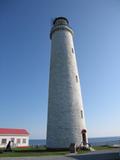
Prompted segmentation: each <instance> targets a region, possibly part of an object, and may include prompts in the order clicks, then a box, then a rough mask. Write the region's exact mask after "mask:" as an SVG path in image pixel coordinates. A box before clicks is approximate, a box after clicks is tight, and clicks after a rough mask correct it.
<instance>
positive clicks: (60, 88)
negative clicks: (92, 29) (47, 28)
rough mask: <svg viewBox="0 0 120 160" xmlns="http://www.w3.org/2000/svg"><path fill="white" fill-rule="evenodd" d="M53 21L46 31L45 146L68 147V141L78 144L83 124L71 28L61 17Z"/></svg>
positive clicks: (80, 140)
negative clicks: (48, 48) (48, 49)
mask: <svg viewBox="0 0 120 160" xmlns="http://www.w3.org/2000/svg"><path fill="white" fill-rule="evenodd" d="M57 21H58V20H57ZM57 21H56V24H57V25H54V26H53V28H52V30H51V33H50V37H51V64H50V78H49V99H48V125H47V147H48V148H68V147H69V145H70V144H71V143H76V144H77V145H80V144H81V142H82V135H81V131H82V130H83V129H86V125H85V116H84V109H83V102H82V96H81V89H80V79H79V73H78V69H77V62H76V56H75V49H74V44H73V31H72V29H71V28H70V27H69V26H68V25H67V24H66V23H65V20H63V22H62V19H61V20H60V19H59V22H57ZM72 50H73V51H72ZM76 76H77V77H76ZM76 78H77V79H76ZM81 111H83V118H82V117H81Z"/></svg>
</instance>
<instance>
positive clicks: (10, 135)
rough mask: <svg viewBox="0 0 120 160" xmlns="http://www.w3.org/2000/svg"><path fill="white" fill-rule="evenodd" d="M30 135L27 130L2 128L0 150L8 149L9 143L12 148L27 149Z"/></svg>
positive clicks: (0, 129) (0, 130) (0, 131)
mask: <svg viewBox="0 0 120 160" xmlns="http://www.w3.org/2000/svg"><path fill="white" fill-rule="evenodd" d="M29 135H30V134H29V132H28V131H27V130H25V129H10V128H0V148H3V147H6V146H7V144H8V143H9V141H11V146H12V147H27V146H29Z"/></svg>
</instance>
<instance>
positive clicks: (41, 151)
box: [0, 146, 112, 157]
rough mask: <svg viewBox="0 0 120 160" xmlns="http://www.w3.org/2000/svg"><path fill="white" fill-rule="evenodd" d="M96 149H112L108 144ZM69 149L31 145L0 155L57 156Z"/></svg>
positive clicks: (81, 152)
mask: <svg viewBox="0 0 120 160" xmlns="http://www.w3.org/2000/svg"><path fill="white" fill-rule="evenodd" d="M93 148H94V149H95V150H106V149H112V148H111V147H108V146H97V147H93ZM86 152H89V151H83V150H81V151H79V152H78V154H83V153H86ZM68 153H69V151H48V150H47V149H46V147H38V148H34V147H30V148H15V149H14V150H13V151H12V152H3V153H0V157H38V156H55V155H66V154H68Z"/></svg>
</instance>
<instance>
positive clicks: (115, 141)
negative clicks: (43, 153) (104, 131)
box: [29, 137, 120, 146]
mask: <svg viewBox="0 0 120 160" xmlns="http://www.w3.org/2000/svg"><path fill="white" fill-rule="evenodd" d="M88 141H89V144H91V145H92V146H104V145H120V137H99V138H88ZM29 143H30V145H31V146H45V145H46V140H45V139H30V141H29Z"/></svg>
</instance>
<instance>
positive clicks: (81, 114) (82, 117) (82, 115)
mask: <svg viewBox="0 0 120 160" xmlns="http://www.w3.org/2000/svg"><path fill="white" fill-rule="evenodd" d="M81 118H83V111H82V110H81Z"/></svg>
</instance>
